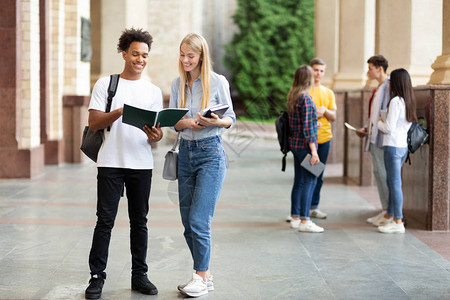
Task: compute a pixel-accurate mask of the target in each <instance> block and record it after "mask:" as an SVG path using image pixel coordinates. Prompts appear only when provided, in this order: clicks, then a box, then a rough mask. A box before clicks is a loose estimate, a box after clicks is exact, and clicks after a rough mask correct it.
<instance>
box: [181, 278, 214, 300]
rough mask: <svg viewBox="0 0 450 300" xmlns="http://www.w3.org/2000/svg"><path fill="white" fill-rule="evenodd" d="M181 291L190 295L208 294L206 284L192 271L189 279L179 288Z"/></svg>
mask: <svg viewBox="0 0 450 300" xmlns="http://www.w3.org/2000/svg"><path fill="white" fill-rule="evenodd" d="M181 292H182V293H184V294H186V295H188V296H190V297H200V296H203V295H206V294H208V286H207V284H206V282H205V281H203V278H202V277H201V276H199V275H197V274H195V273H194V275H192V279H191V281H189V282H188V283H187V284H186V285H185V286H184V288H182V289H181Z"/></svg>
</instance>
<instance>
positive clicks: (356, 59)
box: [333, 0, 375, 89]
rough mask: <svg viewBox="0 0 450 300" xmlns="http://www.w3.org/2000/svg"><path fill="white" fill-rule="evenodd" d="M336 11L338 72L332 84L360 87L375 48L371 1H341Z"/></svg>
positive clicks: (373, 3) (373, 10) (346, 87)
mask: <svg viewBox="0 0 450 300" xmlns="http://www.w3.org/2000/svg"><path fill="white" fill-rule="evenodd" d="M339 11H340V20H339V67H338V70H339V71H338V73H337V74H336V76H335V77H334V84H333V87H334V88H342V89H354V88H361V86H363V85H364V83H365V81H366V69H367V64H366V61H367V58H368V57H370V56H372V55H373V53H374V49H375V13H374V12H375V0H341V1H340V7H339Z"/></svg>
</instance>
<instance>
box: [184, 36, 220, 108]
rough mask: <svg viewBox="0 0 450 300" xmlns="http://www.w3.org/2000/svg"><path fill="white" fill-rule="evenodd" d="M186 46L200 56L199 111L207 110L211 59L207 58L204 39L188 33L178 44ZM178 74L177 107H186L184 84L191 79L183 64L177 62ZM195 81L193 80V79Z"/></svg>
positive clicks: (206, 45)
mask: <svg viewBox="0 0 450 300" xmlns="http://www.w3.org/2000/svg"><path fill="white" fill-rule="evenodd" d="M183 44H184V45H186V46H187V47H188V48H189V49H191V50H192V51H194V52H195V53H197V54H199V55H200V62H199V63H200V79H201V81H202V88H203V93H202V100H201V103H200V109H204V108H207V107H208V106H209V105H210V90H211V71H212V70H211V59H210V57H209V48H208V44H207V43H206V40H205V38H204V37H202V36H201V35H199V34H196V33H190V34H188V35H187V36H185V37H184V39H183V40H182V41H181V43H180V50H181V46H182V45H183ZM178 72H179V73H180V103H179V106H180V107H182V108H184V107H186V82H188V81H189V79H191V78H190V77H189V76H190V74H189V73H188V72H186V71H185V70H184V68H183V63H182V62H181V60H178ZM194 79H195V78H194Z"/></svg>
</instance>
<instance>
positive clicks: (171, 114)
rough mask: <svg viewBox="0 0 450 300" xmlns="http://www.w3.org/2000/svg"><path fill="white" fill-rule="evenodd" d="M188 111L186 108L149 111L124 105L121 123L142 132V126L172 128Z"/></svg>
mask: <svg viewBox="0 0 450 300" xmlns="http://www.w3.org/2000/svg"><path fill="white" fill-rule="evenodd" d="M188 111H189V110H188V109H187V108H165V109H162V110H160V111H151V110H146V109H141V108H137V107H134V106H131V105H127V104H124V106H123V115H122V122H123V123H126V124H129V125H132V126H135V127H137V128H139V129H141V130H144V129H143V128H144V125H148V126H149V127H152V126H156V125H157V124H158V123H159V127H170V126H174V125H175V124H176V123H177V122H178V121H179V120H180V119H181V118H182V117H183V116H184V115H185V114H186V113H187V112H188Z"/></svg>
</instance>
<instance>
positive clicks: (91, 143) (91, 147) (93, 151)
mask: <svg viewBox="0 0 450 300" xmlns="http://www.w3.org/2000/svg"><path fill="white" fill-rule="evenodd" d="M110 78H111V79H110V81H109V86H108V98H107V103H106V109H105V112H107V113H108V112H110V111H111V102H112V99H113V97H114V96H115V94H116V90H117V85H118V84H119V74H113V75H111V76H110ZM110 130H111V128H110V126H108V131H110ZM104 139H105V133H104V129H101V130H92V129H91V128H89V126H85V127H84V130H83V136H82V138H81V146H80V149H81V151H82V152H83V153H84V154H86V156H87V157H89V158H90V159H92V160H93V161H94V162H97V157H98V151H99V150H100V147H101V146H102V144H103V140H104Z"/></svg>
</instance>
